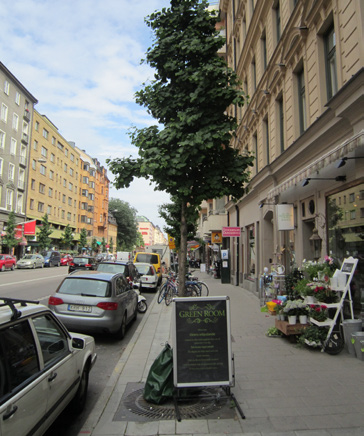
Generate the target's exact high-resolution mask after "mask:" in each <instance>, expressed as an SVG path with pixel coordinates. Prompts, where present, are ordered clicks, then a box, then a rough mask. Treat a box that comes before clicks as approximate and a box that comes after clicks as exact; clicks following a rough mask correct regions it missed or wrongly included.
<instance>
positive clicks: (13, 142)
mask: <svg viewBox="0 0 364 436" xmlns="http://www.w3.org/2000/svg"><path fill="white" fill-rule="evenodd" d="M16 148H17V141H16V139H14V138H11V141H10V154H12V155H13V156H15V155H16Z"/></svg>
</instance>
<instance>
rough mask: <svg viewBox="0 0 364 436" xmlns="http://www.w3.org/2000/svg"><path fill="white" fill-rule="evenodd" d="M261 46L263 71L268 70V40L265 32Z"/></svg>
mask: <svg viewBox="0 0 364 436" xmlns="http://www.w3.org/2000/svg"><path fill="white" fill-rule="evenodd" d="M261 45H262V63H263V70H266V69H267V38H266V35H265V30H264V32H263V34H262V37H261Z"/></svg>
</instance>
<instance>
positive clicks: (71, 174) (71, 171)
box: [70, 168, 73, 177]
mask: <svg viewBox="0 0 364 436" xmlns="http://www.w3.org/2000/svg"><path fill="white" fill-rule="evenodd" d="M70 176H71V177H73V168H70Z"/></svg>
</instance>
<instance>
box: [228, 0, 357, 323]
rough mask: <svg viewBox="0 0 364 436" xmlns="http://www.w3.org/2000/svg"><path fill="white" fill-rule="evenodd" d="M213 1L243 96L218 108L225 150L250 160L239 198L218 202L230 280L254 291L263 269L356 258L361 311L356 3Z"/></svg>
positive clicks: (355, 298) (326, 0)
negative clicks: (234, 124)
mask: <svg viewBox="0 0 364 436" xmlns="http://www.w3.org/2000/svg"><path fill="white" fill-rule="evenodd" d="M219 7H220V10H221V14H222V18H223V22H224V25H225V31H226V60H227V63H228V65H229V66H230V67H231V68H233V69H234V70H235V71H236V72H237V74H238V76H239V78H240V80H241V84H242V85H241V86H242V88H243V90H244V91H245V93H246V95H247V96H249V97H248V98H247V104H246V105H245V106H244V107H243V108H239V107H230V108H229V109H228V110H229V113H230V114H232V115H234V116H236V117H237V119H238V122H239V127H238V129H237V132H236V134H237V135H236V138H235V139H234V141H233V142H232V143H231V146H233V147H235V148H237V149H239V151H240V152H241V153H253V154H254V155H255V156H256V160H255V166H254V168H253V169H252V171H251V181H250V183H249V186H248V188H249V190H248V193H247V195H245V196H244V197H243V198H241V199H240V200H239V201H238V202H237V203H232V202H228V203H227V204H226V205H225V209H226V211H227V214H228V216H227V219H226V225H227V226H238V227H240V229H241V234H240V236H239V237H234V238H226V239H224V240H223V243H222V245H223V246H224V248H229V249H230V253H231V256H230V259H231V265H230V267H231V282H232V283H234V284H236V285H239V286H243V287H244V288H247V289H250V290H251V291H252V292H255V293H257V292H258V287H259V278H260V275H261V274H262V272H263V268H264V267H268V268H270V267H273V268H274V266H275V265H281V264H282V265H284V267H285V269H286V271H287V272H288V271H290V270H292V268H294V267H296V266H300V265H301V264H302V261H303V260H304V259H311V260H314V259H319V258H321V259H322V258H323V257H324V256H325V255H331V256H333V257H334V258H336V259H337V260H338V261H339V262H341V261H342V259H343V258H345V257H347V256H354V257H359V259H360V261H359V265H358V269H357V274H356V281H355V284H354V286H353V288H355V289H354V304H355V309H356V312H362V315H363V314H364V267H363V258H362V254H363V253H364V237H363V235H364V232H363V231H364V208H363V198H364V111H363V107H364V91H363V90H364V87H363V83H364V68H363V66H364V50H363V44H362V42H363V40H364V35H363V32H364V22H363V20H364V4H363V2H361V1H360V0H348V1H345V2H337V1H334V0H316V1H313V0H305V1H303V0H284V1H282V0H274V1H272V0H261V1H254V0H220V4H219ZM283 205H285V207H283V208H282V207H281V206H283ZM283 209H285V211H286V213H288V214H289V216H290V220H289V221H290V224H289V225H288V226H287V225H286V226H285V227H281V224H282V217H283V215H282V214H281V212H282V210H283ZM315 236H316V238H315ZM314 241H316V242H314ZM361 303H362V304H363V305H362V306H361Z"/></svg>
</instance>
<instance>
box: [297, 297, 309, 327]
mask: <svg viewBox="0 0 364 436" xmlns="http://www.w3.org/2000/svg"><path fill="white" fill-rule="evenodd" d="M309 310H310V308H309V307H308V305H307V304H306V303H304V302H303V301H300V302H299V303H298V316H299V322H300V324H307V317H308V313H309Z"/></svg>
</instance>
